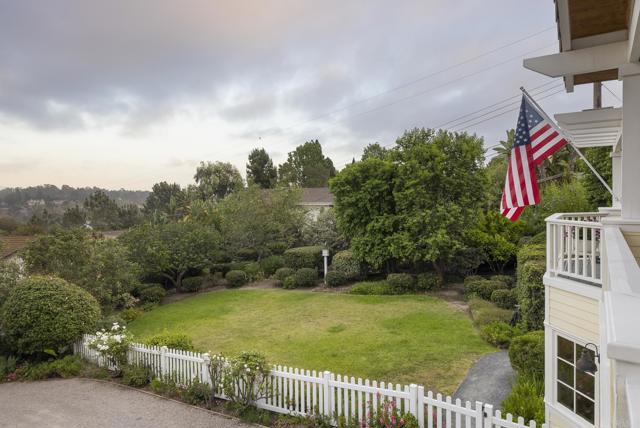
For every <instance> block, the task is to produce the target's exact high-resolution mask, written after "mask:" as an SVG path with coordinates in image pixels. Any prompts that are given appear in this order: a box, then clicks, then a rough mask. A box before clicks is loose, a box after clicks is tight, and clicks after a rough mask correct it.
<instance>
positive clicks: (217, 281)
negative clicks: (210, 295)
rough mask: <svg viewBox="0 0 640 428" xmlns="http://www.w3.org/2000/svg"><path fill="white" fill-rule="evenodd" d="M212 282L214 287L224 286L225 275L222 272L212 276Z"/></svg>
mask: <svg viewBox="0 0 640 428" xmlns="http://www.w3.org/2000/svg"><path fill="white" fill-rule="evenodd" d="M211 282H212V283H213V285H222V284H223V283H224V274H223V273H222V272H215V273H214V274H213V275H211Z"/></svg>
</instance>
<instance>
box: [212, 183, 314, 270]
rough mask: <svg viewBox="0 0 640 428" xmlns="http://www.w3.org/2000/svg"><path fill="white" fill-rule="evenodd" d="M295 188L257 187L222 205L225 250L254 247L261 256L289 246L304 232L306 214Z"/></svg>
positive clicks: (245, 190)
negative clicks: (267, 188)
mask: <svg viewBox="0 0 640 428" xmlns="http://www.w3.org/2000/svg"><path fill="white" fill-rule="evenodd" d="M298 201H299V192H298V191H297V190H295V189H287V188H280V189H271V190H269V191H265V190H262V189H259V188H257V187H255V186H251V187H249V188H247V189H244V190H241V191H239V192H236V193H233V194H232V195H230V196H229V197H228V198H226V199H225V200H223V201H222V202H220V204H219V205H218V215H219V222H220V224H219V228H220V231H221V234H222V237H223V241H224V248H225V250H226V251H227V252H228V253H229V254H230V255H231V256H234V255H237V254H238V253H239V251H240V250H253V251H255V253H256V254H257V256H258V258H261V257H264V256H266V255H269V254H270V253H272V252H273V251H274V250H276V249H277V248H288V247H290V246H291V245H293V244H294V242H295V241H296V239H297V238H298V236H299V235H300V229H301V227H302V223H303V216H304V213H303V212H302V210H301V209H300V207H298V205H297V202H298Z"/></svg>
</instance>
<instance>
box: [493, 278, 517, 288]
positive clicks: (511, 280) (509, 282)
mask: <svg viewBox="0 0 640 428" xmlns="http://www.w3.org/2000/svg"><path fill="white" fill-rule="evenodd" d="M489 279H490V280H491V281H500V282H504V283H505V284H507V286H508V287H509V288H512V287H513V286H514V285H515V283H516V278H515V277H513V276H511V275H491V276H490V277H489Z"/></svg>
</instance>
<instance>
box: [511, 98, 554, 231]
mask: <svg viewBox="0 0 640 428" xmlns="http://www.w3.org/2000/svg"><path fill="white" fill-rule="evenodd" d="M565 144H567V140H565V139H564V137H563V136H562V135H561V134H560V132H558V130H557V129H556V127H555V126H554V124H553V123H551V122H550V121H549V120H547V119H545V118H543V117H542V115H541V114H540V113H539V112H538V110H537V109H536V108H535V107H534V106H533V105H532V103H531V102H530V101H529V100H528V99H527V97H526V96H525V95H523V96H522V104H521V105H520V116H519V117H518V127H517V128H516V134H515V139H514V142H513V148H512V149H511V155H510V157H509V167H508V170H507V178H506V180H505V184H504V190H503V191H502V200H501V201H500V211H501V212H502V215H503V216H505V217H506V218H508V219H509V220H511V221H516V220H517V219H518V217H520V214H522V210H524V208H525V207H526V206H527V205H535V204H538V203H539V202H540V192H539V191H538V182H537V180H536V166H538V165H540V164H541V163H542V162H543V161H544V160H545V159H546V158H548V157H549V156H551V155H552V154H553V153H555V152H556V151H557V150H559V149H560V148H562V146H564V145H565Z"/></svg>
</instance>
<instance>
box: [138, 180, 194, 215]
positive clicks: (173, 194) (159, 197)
mask: <svg viewBox="0 0 640 428" xmlns="http://www.w3.org/2000/svg"><path fill="white" fill-rule="evenodd" d="M186 203H187V195H186V193H185V191H184V190H182V189H181V188H180V185H179V184H177V183H171V184H169V183H167V182H166V181H162V182H160V183H156V184H154V185H153V188H152V190H151V193H150V194H149V196H148V197H147V200H146V201H145V203H144V208H143V209H142V211H143V213H144V214H145V215H146V216H147V217H149V218H152V219H155V220H156V221H175V220H178V219H180V218H182V216H183V215H184V208H185V205H186Z"/></svg>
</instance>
